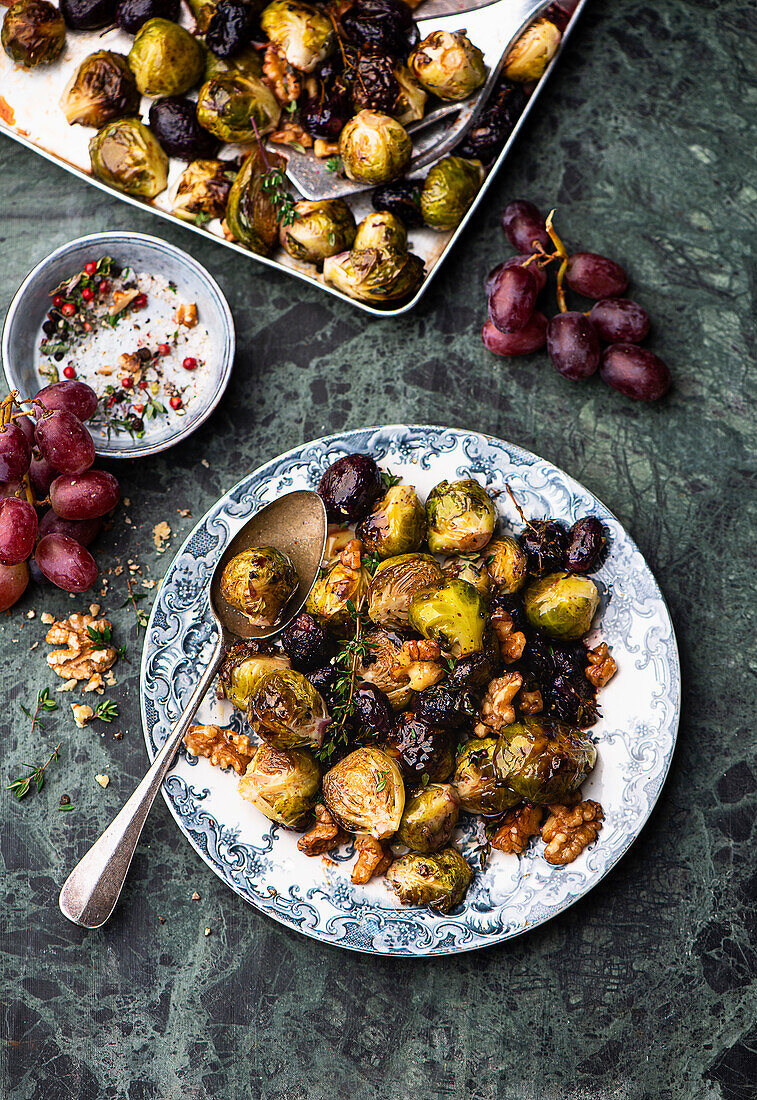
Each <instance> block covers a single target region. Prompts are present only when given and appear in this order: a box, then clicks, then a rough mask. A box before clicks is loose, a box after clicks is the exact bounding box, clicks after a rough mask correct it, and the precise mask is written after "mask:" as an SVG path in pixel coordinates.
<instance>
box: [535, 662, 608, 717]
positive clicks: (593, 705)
mask: <svg viewBox="0 0 757 1100" xmlns="http://www.w3.org/2000/svg"><path fill="white" fill-rule="evenodd" d="M542 698H543V699H544V710H545V713H546V714H548V715H551V716H552V717H554V718H559V719H561V720H562V721H563V722H569V723H570V724H571V725H575V726H578V727H579V728H580V729H587V728H588V727H589V726H593V725H594V723H595V722H596V721H597V719H598V718H599V707H598V706H597V694H596V691H595V690H594V688H593V686H592V685H591V684H590V683H589V681H588V680H587V679H586V677H585V676H584V675H583V674H581V675H580V676H558V677H557V678H556V679H555V680H554V682H553V683H552V684H551V685H550V686H549V687H548V688H547V689H546V690H544V691H543V694H542Z"/></svg>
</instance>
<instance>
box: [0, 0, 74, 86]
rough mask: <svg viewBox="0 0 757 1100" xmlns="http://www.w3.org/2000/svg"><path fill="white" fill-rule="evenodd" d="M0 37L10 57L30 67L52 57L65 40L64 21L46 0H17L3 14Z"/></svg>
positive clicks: (45, 63)
mask: <svg viewBox="0 0 757 1100" xmlns="http://www.w3.org/2000/svg"><path fill="white" fill-rule="evenodd" d="M0 41H2V45H3V49H4V50H5V52H6V53H7V55H8V57H10V59H11V60H12V61H15V62H17V63H18V64H19V65H23V66H24V68H25V69H33V68H34V67H35V66H36V65H47V64H49V62H51V61H55V59H56V57H57V56H58V55H59V53H60V51H61V50H62V49H63V44H64V42H65V41H66V24H65V22H64V21H63V16H62V15H61V13H60V12H59V11H58V9H57V8H54V7H53V5H52V4H48V2H47V0H16V3H15V4H11V6H10V7H9V8H8V10H7V11H6V13H5V17H4V18H3V29H2V32H0Z"/></svg>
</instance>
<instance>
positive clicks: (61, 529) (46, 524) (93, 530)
mask: <svg viewBox="0 0 757 1100" xmlns="http://www.w3.org/2000/svg"><path fill="white" fill-rule="evenodd" d="M102 525H103V521H102V519H101V518H100V517H99V516H98V517H97V518H96V519H61V518H60V516H59V515H56V513H55V512H54V511H53V510H52V508H50V509H49V510H48V511H47V512H45V514H44V516H43V517H42V519H41V520H40V521H39V535H40V538H42V537H44V536H45V535H68V537H69V538H70V539H75V540H76V542H80V543H81V544H82V546H89V544H90V543H91V542H94V540H95V539H96V538H97V536H98V535H99V534H100V529H101V528H102Z"/></svg>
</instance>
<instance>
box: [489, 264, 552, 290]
mask: <svg viewBox="0 0 757 1100" xmlns="http://www.w3.org/2000/svg"><path fill="white" fill-rule="evenodd" d="M527 262H528V256H511V257H510V259H509V260H504V261H503V263H501V264H497V266H496V267H493V268H492V269H491V271H490V272H489V274H488V275H487V276H486V279H485V280H484V292H485V293H486V294H487V295H488V294H490V293H491V289H492V287H493V286H494V284H495V283H496V281H497V279H498V278H499V276H500V275H501V274H502V272H503V271H505V270H506V269H507V268H508V267H523V265H524V264H525V263H527ZM528 270H529V271H530V272H531V277H532V279H534V281H535V282H536V289H537V292H538V293H539V294H541V292H542V290H544V287H545V286H546V285H547V273H546V271H545V270H544V268H543V267H537V266H536V263H530V264H529V265H528Z"/></svg>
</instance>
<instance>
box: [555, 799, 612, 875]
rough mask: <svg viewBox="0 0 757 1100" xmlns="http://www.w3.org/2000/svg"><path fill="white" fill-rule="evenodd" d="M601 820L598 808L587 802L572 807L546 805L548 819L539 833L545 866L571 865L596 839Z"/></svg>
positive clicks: (600, 809)
mask: <svg viewBox="0 0 757 1100" xmlns="http://www.w3.org/2000/svg"><path fill="white" fill-rule="evenodd" d="M604 816H605V815H604V813H603V812H602V807H601V806H600V804H599V803H598V802H592V801H591V799H588V800H587V801H586V802H578V803H577V804H576V805H575V806H564V805H561V804H554V805H550V807H549V817H548V818H547V820H546V821H545V822H544V824H543V825H542V830H541V836H542V840H543V841H544V842H545V844H546V848H545V849H544V858H545V859H546V860H547V862H548V863H556V864H557V865H558V866H563V865H564V864H566V863H572V862H573V860H574V859H576V858H577V857H578V856H580V854H581V852H582V851H583V850H584V848H585V847H586V846H587V845H588V844H591V843H593V841H595V840H596V839H597V835H598V833H599V830H600V829H601V828H602V822H603V821H604Z"/></svg>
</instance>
